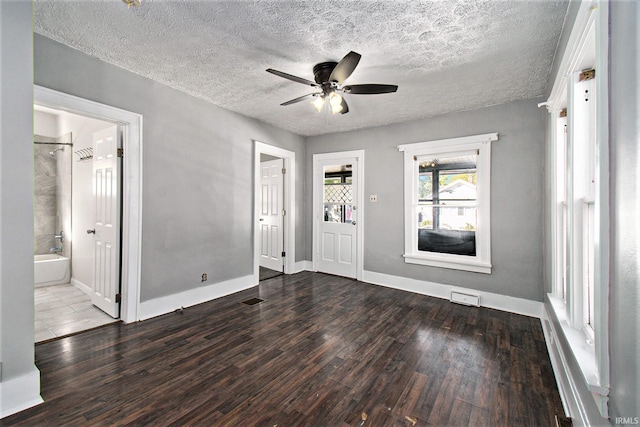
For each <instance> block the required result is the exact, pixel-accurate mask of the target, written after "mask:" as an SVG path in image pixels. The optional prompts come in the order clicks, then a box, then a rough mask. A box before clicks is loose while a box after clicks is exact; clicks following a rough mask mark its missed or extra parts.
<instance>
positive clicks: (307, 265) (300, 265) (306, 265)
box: [293, 260, 313, 274]
mask: <svg viewBox="0 0 640 427" xmlns="http://www.w3.org/2000/svg"><path fill="white" fill-rule="evenodd" d="M294 270H295V271H294V272H293V273H294V274H295V273H300V272H301V271H313V263H312V262H311V261H306V260H305V261H298V262H296V264H295V266H294Z"/></svg>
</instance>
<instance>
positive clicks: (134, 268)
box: [34, 85, 142, 323]
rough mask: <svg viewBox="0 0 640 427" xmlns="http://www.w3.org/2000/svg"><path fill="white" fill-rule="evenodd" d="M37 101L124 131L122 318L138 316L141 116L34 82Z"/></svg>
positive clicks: (133, 318)
mask: <svg viewBox="0 0 640 427" xmlns="http://www.w3.org/2000/svg"><path fill="white" fill-rule="evenodd" d="M34 104H37V105H40V106H43V107H48V108H53V109H58V110H63V111H66V112H68V113H73V114H78V115H81V116H85V117H89V118H92V119H98V120H103V121H105V122H109V123H111V124H117V125H118V126H119V127H120V129H121V131H122V149H123V153H124V156H123V158H122V181H123V182H126V185H125V186H124V187H123V191H122V214H121V216H122V218H121V257H119V258H120V259H121V262H119V264H120V269H119V271H120V283H121V285H120V289H121V292H120V293H121V298H120V299H121V302H120V319H121V320H122V321H124V322H126V323H130V322H135V321H138V320H139V315H138V313H139V305H140V297H139V296H140V258H141V254H140V251H141V229H142V227H141V225H142V215H141V204H142V203H141V202H142V187H141V185H142V116H141V115H140V114H136V113H133V112H130V111H126V110H122V109H119V108H115V107H111V106H109V105H105V104H100V103H97V102H94V101H89V100H87V99H83V98H79V97H76V96H73V95H68V94H65V93H63V92H58V91H55V90H52V89H48V88H44V87H41V86H37V85H34Z"/></svg>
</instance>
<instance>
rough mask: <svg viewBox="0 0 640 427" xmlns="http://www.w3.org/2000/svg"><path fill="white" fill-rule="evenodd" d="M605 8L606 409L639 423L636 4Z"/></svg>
mask: <svg viewBox="0 0 640 427" xmlns="http://www.w3.org/2000/svg"><path fill="white" fill-rule="evenodd" d="M609 7H610V9H609V11H610V31H609V37H610V40H609V41H610V52H609V53H610V64H609V79H610V83H609V108H610V110H609V138H610V139H609V144H610V145H609V148H610V168H611V169H610V170H611V175H610V177H611V181H610V188H611V193H610V200H611V218H610V221H611V257H610V260H611V276H610V277H611V280H610V284H609V298H610V299H609V316H610V319H609V331H610V335H609V340H610V348H609V351H610V353H609V355H610V361H611V395H610V398H611V400H610V406H609V408H610V414H611V419H612V421H615V419H616V417H640V361H639V360H638V355H639V354H640V242H639V240H640V225H639V224H638V218H639V217H640V203H639V201H640V104H639V103H638V99H640V93H639V92H638V88H639V87H640V77H639V76H640V55H639V54H638V50H639V49H640V32H639V31H638V23H639V22H640V4H639V3H638V2H637V1H612V2H610V3H609Z"/></svg>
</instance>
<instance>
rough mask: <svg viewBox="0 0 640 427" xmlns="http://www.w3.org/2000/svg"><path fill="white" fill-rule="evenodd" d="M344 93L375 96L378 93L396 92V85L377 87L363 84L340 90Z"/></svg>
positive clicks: (376, 85)
mask: <svg viewBox="0 0 640 427" xmlns="http://www.w3.org/2000/svg"><path fill="white" fill-rule="evenodd" d="M342 90H343V91H344V92H345V93H352V94H356V95H375V94H379V93H393V92H395V91H397V90H398V86H396V85H378V84H365V85H351V86H345V87H343V88H342Z"/></svg>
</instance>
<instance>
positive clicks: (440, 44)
mask: <svg viewBox="0 0 640 427" xmlns="http://www.w3.org/2000/svg"><path fill="white" fill-rule="evenodd" d="M567 5H568V2H567V0H551V1H546V0H528V1H518V0H504V1H498V0H441V1H418V0H384V1H369V0H367V1H362V0H355V1H352V0H341V1H333V0H309V1H302V0H297V1H291V0H252V1H249V0H245V1H239V0H236V1H195V0H181V1H178V0H166V1H159V0H142V5H141V6H140V7H138V8H135V7H131V8H129V9H128V8H127V6H126V5H125V4H124V3H123V2H122V1H120V0H82V1H80V0H72V1H69V0H65V1H63V0H35V1H34V5H33V10H34V29H35V31H36V32H37V33H39V34H42V35H44V36H47V37H50V38H52V39H54V40H56V41H59V42H61V43H64V44H66V45H68V46H71V47H73V48H75V49H78V50H80V51H82V52H85V53H87V54H89V55H92V56H95V57H97V58H100V59H102V60H104V61H106V62H109V63H112V64H115V65H117V66H119V67H122V68H125V69H127V70H130V71H132V72H134V73H136V74H140V75H142V76H145V77H148V78H151V79H153V80H155V81H158V82H161V83H164V84H166V85H168V86H171V87H173V88H176V89H179V90H182V91H184V92H187V93H189V94H191V95H194V96H197V97H199V98H202V99H205V100H207V101H209V102H211V103H213V104H215V105H218V106H221V107H223V108H226V109H228V110H232V111H236V112H238V113H241V114H244V115H246V116H249V117H254V118H256V119H259V120H262V121H265V122H267V123H271V124H273V125H275V126H278V127H280V128H283V129H287V130H289V131H292V132H295V133H297V134H300V135H305V136H308V135H319V134H324V133H330V132H339V131H347V130H352V129H358V128H365V127H373V126H380V125H385V124H390V123H397V122H403V121H408V120H413V119H419V118H423V117H430V116H434V115H439V114H443V113H447V112H452V111H461V110H468V109H474V108H480V107H484V106H488V105H495V104H501V103H504V102H508V101H511V100H517V99H527V98H532V97H535V96H538V95H542V94H543V92H544V89H545V84H546V81H547V77H548V74H549V71H550V69H551V65H552V61H553V56H554V54H555V50H556V46H557V43H558V38H559V36H560V32H561V29H562V25H563V22H564V16H565V13H566V9H567ZM350 50H353V51H356V52H358V53H360V54H361V55H362V59H361V60H360V63H359V65H358V67H357V68H356V70H355V72H354V73H353V74H352V75H351V77H349V78H348V79H347V81H346V84H362V83H383V84H397V85H398V86H399V89H398V92H397V93H395V94H385V95H353V94H351V95H349V94H346V95H345V99H346V100H347V102H348V104H349V108H350V112H349V113H348V114H344V115H341V114H337V115H330V114H328V113H326V112H323V113H317V112H316V111H315V110H314V109H313V107H312V106H311V105H310V103H309V102H301V103H297V104H293V105H289V106H285V107H282V106H280V105H279V104H280V103H282V102H284V101H287V100H289V99H292V98H296V97H298V96H301V95H304V94H306V93H311V92H314V89H313V88H311V87H307V86H304V85H302V84H299V83H295V82H292V81H289V80H285V79H283V78H280V77H277V76H274V75H272V74H269V73H267V72H265V70H266V69H267V68H275V69H277V70H280V71H284V72H286V73H289V74H294V75H297V76H300V77H303V78H306V79H309V80H313V72H312V68H313V66H314V65H315V64H316V63H318V62H323V61H330V60H333V61H338V60H340V59H341V58H342V57H343V56H344V55H346V54H347V52H349V51H350ZM69 71H70V72H73V70H69Z"/></svg>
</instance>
